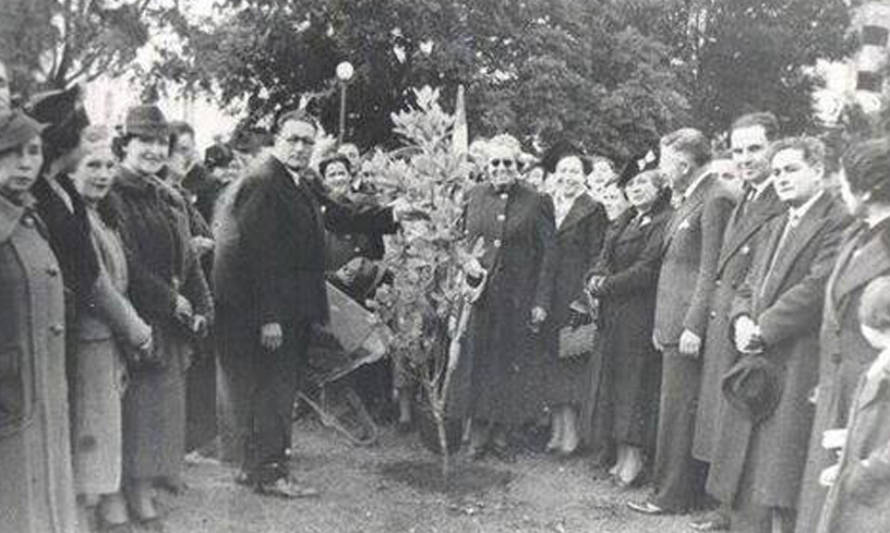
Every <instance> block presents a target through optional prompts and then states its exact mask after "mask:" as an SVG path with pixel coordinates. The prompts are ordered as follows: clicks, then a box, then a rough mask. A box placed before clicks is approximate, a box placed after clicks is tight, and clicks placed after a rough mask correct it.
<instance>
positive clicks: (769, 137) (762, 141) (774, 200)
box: [692, 112, 785, 531]
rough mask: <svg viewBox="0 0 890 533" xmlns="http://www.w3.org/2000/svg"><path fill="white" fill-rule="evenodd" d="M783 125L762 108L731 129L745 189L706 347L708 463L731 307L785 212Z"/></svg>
mask: <svg viewBox="0 0 890 533" xmlns="http://www.w3.org/2000/svg"><path fill="white" fill-rule="evenodd" d="M778 129H779V123H778V120H776V117H775V116H774V115H773V114H772V113H763V112H761V113H751V114H748V115H742V116H741V117H739V118H738V119H736V120H735V122H733V124H732V127H731V129H730V137H729V138H730V147H731V149H732V159H733V162H735V164H736V167H737V173H738V177H739V179H741V180H742V183H743V186H742V189H743V193H742V198H741V199H740V200H739V202H738V204H737V205H736V207H735V209H734V210H733V212H732V214H731V215H730V217H729V221H728V222H727V225H726V232H725V234H724V236H723V246H722V247H721V249H720V256H719V258H718V259H717V270H716V273H715V275H716V281H715V282H714V284H715V285H716V287H715V288H714V291H713V293H711V302H710V304H709V309H710V311H709V313H708V320H709V322H708V327H707V332H706V334H705V343H704V346H703V348H702V358H701V359H702V377H701V387H700V389H699V400H698V408H697V411H696V414H695V438H694V440H693V446H692V455H693V457H695V458H696V459H698V460H699V461H704V462H707V463H710V462H711V448H712V446H713V441H714V440H715V434H716V433H717V431H718V426H719V421H720V419H721V418H720V414H721V409H722V408H723V405H724V401H723V396H722V393H721V391H720V382H721V379H722V378H723V375H724V374H726V372H727V371H728V370H729V367H730V366H731V365H732V363H733V362H734V361H735V348H734V347H733V345H732V339H731V337H730V334H729V327H730V326H729V310H730V307H731V306H732V301H733V299H734V298H735V294H736V290H737V289H738V287H739V286H741V284H742V282H743V281H744V280H745V276H746V275H747V273H748V268H749V266H750V264H751V258H752V257H753V256H754V248H755V247H754V243H755V242H756V239H757V234H758V232H759V231H760V230H761V228H762V227H763V226H764V225H765V224H766V222H768V221H769V220H770V219H772V218H773V217H776V216H778V215H780V214H782V213H784V212H785V207H784V205H783V204H782V202H781V201H780V200H779V197H778V196H777V195H776V192H775V190H774V189H773V186H772V181H771V180H770V179H769V178H770V176H771V172H770V168H769V159H768V149H769V143H770V142H771V141H773V140H775V137H776V135H777V134H778ZM712 468H713V466H712ZM728 506H729V502H723V505H722V506H721V509H720V510H717V511H715V512H713V513H709V514H708V515H706V516H705V517H703V518H702V519H699V520H697V521H695V522H693V523H692V527H693V529H696V530H699V531H717V530H723V529H728V527H729V510H728V509H729V507H728Z"/></svg>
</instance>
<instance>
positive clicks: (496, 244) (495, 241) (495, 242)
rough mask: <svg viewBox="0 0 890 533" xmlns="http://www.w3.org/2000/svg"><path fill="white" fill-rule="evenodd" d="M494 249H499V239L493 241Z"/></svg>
mask: <svg viewBox="0 0 890 533" xmlns="http://www.w3.org/2000/svg"><path fill="white" fill-rule="evenodd" d="M494 247H495V248H500V247H501V240H500V239H495V240H494Z"/></svg>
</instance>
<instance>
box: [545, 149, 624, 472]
mask: <svg viewBox="0 0 890 533" xmlns="http://www.w3.org/2000/svg"><path fill="white" fill-rule="evenodd" d="M544 159H545V161H546V160H550V159H552V160H555V165H554V166H553V167H551V168H550V169H549V170H550V176H549V177H548V178H547V182H548V183H549V189H550V194H551V197H552V198H553V202H554V207H555V213H556V245H555V247H554V255H553V271H554V275H553V277H552V278H551V280H550V281H551V282H552V284H553V285H552V288H551V289H550V290H551V291H552V296H551V304H550V309H551V313H550V318H549V319H548V321H547V326H546V328H545V330H546V331H547V333H548V334H549V335H548V341H549V342H548V346H547V348H546V350H545V358H546V361H545V367H544V368H545V372H544V376H545V382H546V387H545V390H544V401H545V402H546V403H547V405H548V407H549V408H550V412H551V426H550V430H551V438H550V442H549V443H548V444H547V450H548V451H556V452H558V453H559V454H562V455H566V454H571V453H572V452H574V451H575V449H576V448H577V447H578V443H579V441H580V436H579V433H578V409H579V407H580V406H581V404H582V402H583V399H584V397H585V395H586V393H587V385H588V378H589V376H588V375H587V374H586V373H585V371H584V370H585V368H586V365H587V357H585V356H583V355H579V356H576V357H573V358H566V359H562V358H560V357H559V350H560V346H559V342H558V337H559V331H560V329H562V328H563V327H566V326H569V325H570V323H571V322H572V319H573V317H574V313H576V312H573V311H572V310H571V308H570V306H571V305H572V303H573V302H576V301H584V297H585V295H584V280H585V277H586V274H587V272H588V271H589V270H590V268H591V267H592V266H593V263H594V261H595V260H596V258H597V257H598V256H599V251H600V246H601V245H602V242H603V236H604V234H605V232H606V226H607V225H608V220H607V218H606V213H605V210H604V209H603V207H602V206H601V205H599V204H598V203H596V202H595V201H594V200H593V199H592V198H591V197H590V195H589V194H587V188H586V184H585V176H586V175H587V174H588V173H589V168H588V166H589V165H588V164H587V163H586V161H587V159H585V158H584V156H583V155H582V154H581V153H580V152H579V151H577V150H575V149H571V148H569V149H565V150H562V152H561V153H559V154H557V156H556V157H545V158H544ZM590 349H591V350H593V345H591V346H590Z"/></svg>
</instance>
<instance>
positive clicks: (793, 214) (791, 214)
mask: <svg viewBox="0 0 890 533" xmlns="http://www.w3.org/2000/svg"><path fill="white" fill-rule="evenodd" d="M823 194H825V191H819V192H818V193H816V194H814V195H813V197H812V198H810V199H809V200H807V201H806V202H804V204H803V205H801V206H800V207H789V208H788V219H789V220H794V221H795V224H796V223H797V222H800V220H801V219H802V218H803V217H804V215H806V214H807V212H808V211H809V210H810V208H812V207H813V205H815V203H816V202H818V201H819V198H822V195H823Z"/></svg>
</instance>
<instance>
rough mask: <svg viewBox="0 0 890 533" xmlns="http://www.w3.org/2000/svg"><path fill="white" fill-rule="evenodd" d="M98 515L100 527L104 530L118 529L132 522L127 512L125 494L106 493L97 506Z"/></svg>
mask: <svg viewBox="0 0 890 533" xmlns="http://www.w3.org/2000/svg"><path fill="white" fill-rule="evenodd" d="M96 516H97V517H98V519H99V527H100V528H101V529H102V530H104V531H112V530H113V531H118V530H120V529H122V528H121V527H120V526H124V525H126V524H128V523H129V522H130V516H129V515H128V513H127V502H126V501H125V500H124V496H123V494H121V493H120V492H116V493H114V494H105V495H103V496H102V499H101V500H100V502H99V506H98V507H97V508H96Z"/></svg>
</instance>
